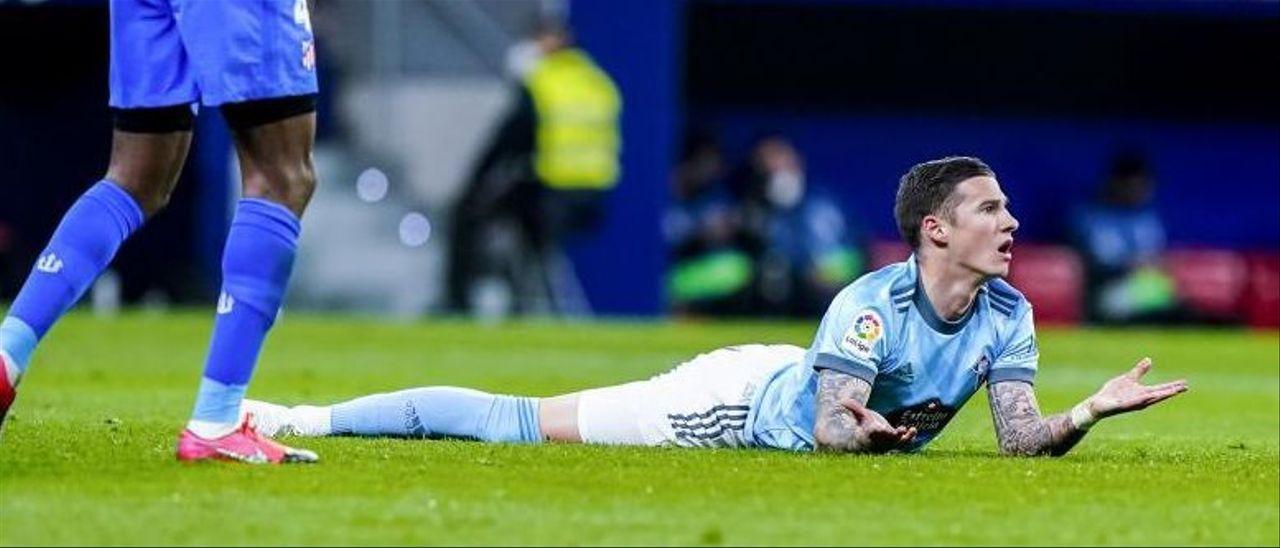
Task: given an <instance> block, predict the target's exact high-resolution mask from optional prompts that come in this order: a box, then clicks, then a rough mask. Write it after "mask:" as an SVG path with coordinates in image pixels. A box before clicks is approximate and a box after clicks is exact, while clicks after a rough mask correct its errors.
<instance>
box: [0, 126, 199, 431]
mask: <svg viewBox="0 0 1280 548" xmlns="http://www.w3.org/2000/svg"><path fill="white" fill-rule="evenodd" d="M190 144H191V132H190V131H172V132H167V133H130V132H125V131H116V132H115V134H114V136H113V138H112V145H111V165H110V168H109V169H108V170H107V175H106V177H105V178H104V179H103V180H102V181H99V182H98V183H97V184H95V185H93V186H92V187H90V188H89V190H88V191H86V192H85V193H84V194H83V195H82V196H81V197H80V199H79V200H77V201H76V203H75V204H73V205H72V206H71V208H70V209H68V210H67V212H66V214H65V215H64V216H63V217H62V221H61V222H60V223H59V224H58V228H57V230H55V231H54V233H53V236H52V237H51V238H50V240H49V243H48V245H47V246H46V247H45V249H44V250H43V251H42V252H41V253H40V257H39V258H38V259H37V260H36V264H35V266H34V268H32V270H31V274H30V275H29V276H28V277H27V280H26V282H25V283H24V284H23V286H22V289H21V290H20V291H19V292H18V296H17V298H16V299H15V300H14V302H13V306H12V307H10V309H9V311H8V315H7V316H6V317H5V318H4V321H3V323H0V425H3V422H4V417H5V415H6V414H7V411H8V408H9V406H10V405H11V404H12V403H13V398H14V394H15V392H14V389H15V387H16V386H17V383H18V380H19V378H20V377H21V375H22V374H23V373H25V371H26V369H27V366H28V365H29V364H30V363H31V355H32V354H33V353H34V352H35V348H36V346H37V345H38V344H39V342H40V339H42V338H43V337H44V336H45V334H47V333H48V331H49V329H51V328H52V327H53V324H54V323H55V322H57V320H58V318H60V317H62V315H63V314H65V313H66V311H67V310H68V309H70V308H71V306H72V305H74V304H75V303H76V301H78V300H79V299H80V297H81V296H82V295H84V293H85V291H86V290H87V289H88V288H89V286H90V285H92V284H93V281H94V280H95V279H97V277H98V274H100V273H101V272H102V270H103V269H104V268H106V267H107V265H108V264H110V263H111V259H112V258H113V257H115V254H116V251H117V250H118V249H119V248H120V244H122V243H123V242H124V240H125V239H127V238H128V237H129V235H131V234H132V233H133V232H134V231H135V230H137V229H138V228H139V227H140V226H142V223H143V221H144V220H145V219H146V218H147V217H149V216H151V215H152V214H154V213H155V212H156V211H159V210H160V209H161V208H163V207H164V205H165V203H166V202H168V199H169V195H170V193H172V192H173V186H174V184H175V183H176V182H177V179H178V173H179V172H181V171H182V164H183V162H184V161H185V160H186V155H187V149H188V147H189V146H190Z"/></svg>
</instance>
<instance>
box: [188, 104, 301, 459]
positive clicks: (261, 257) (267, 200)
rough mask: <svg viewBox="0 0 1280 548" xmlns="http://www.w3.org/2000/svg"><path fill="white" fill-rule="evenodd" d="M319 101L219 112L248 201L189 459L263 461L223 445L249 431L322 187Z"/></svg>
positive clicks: (226, 259) (226, 273)
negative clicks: (270, 337) (317, 151)
mask: <svg viewBox="0 0 1280 548" xmlns="http://www.w3.org/2000/svg"><path fill="white" fill-rule="evenodd" d="M314 104H315V103H314V97H313V96H309V95H308V96H296V97H284V98H277V99H267V100H260V101H252V102H246V103H237V104H231V105H223V107H222V112H223V116H224V117H225V118H226V119H227V122H228V124H229V125H230V126H231V128H232V132H233V135H234V138H235V142H236V153H237V156H238V157H239V162H240V172H241V175H242V177H243V196H244V197H243V198H242V199H241V200H240V202H239V203H238V204H237V206H236V212H235V216H234V218H233V219H232V222H231V231H230V233H229V234H228V235H227V243H226V247H225V249H224V250H223V256H222V292H221V294H220V296H219V298H218V308H217V316H216V318H215V320H214V325H213V334H212V337H211V339H210V342H209V354H208V358H207V360H206V362H205V368H204V376H203V378H202V379H201V382H200V388H199V392H198V393H197V396H196V402H195V407H194V409H193V411H192V415H191V420H190V422H189V423H188V424H187V429H186V431H185V432H184V433H183V437H182V440H181V441H180V443H179V446H178V457H179V458H181V459H183V460H203V459H205V458H228V457H229V458H233V459H237V460H245V461H253V462H256V460H255V459H254V458H253V455H254V454H255V453H254V449H255V446H254V444H232V446H233V447H230V448H229V447H226V446H224V445H225V444H221V445H220V444H219V443H218V442H217V440H219V439H222V438H226V437H227V436H229V435H231V434H234V433H236V432H238V431H241V430H243V428H241V427H242V425H241V420H240V403H241V400H242V399H243V398H244V393H245V390H246V389H247V387H248V384H249V379H250V378H251V376H252V375H253V370H254V366H255V364H256V362H257V359H258V353H259V351H260V350H261V349H262V344H263V342H264V340H265V339H266V336H267V333H268V331H270V329H271V326H272V324H273V323H274V322H275V319H276V315H277V313H278V311H279V309H280V305H281V303H282V301H283V299H284V294H285V289H286V287H287V286H288V282H289V275H290V273H291V271H292V269H293V260H294V254H295V252H296V250H297V241H298V236H299V232H300V229H301V225H300V217H301V215H302V212H303V210H305V209H306V206H307V202H308V201H310V199H311V194H312V192H313V191H314V189H315V184H316V177H315V170H314V167H313V166H312V160H311V149H312V143H313V139H314V135H315V113H314ZM237 447H239V449H237ZM276 449H278V450H279V457H280V458H279V459H277V458H274V457H275V455H274V454H273V453H272V451H266V453H267V460H268V461H269V462H278V461H280V460H284V461H304V462H306V461H312V460H315V455H314V454H312V453H310V452H307V451H301V450H296V449H291V448H287V447H282V446H279V447H276ZM241 450H243V451H245V452H246V453H245V454H240V453H239V452H238V451H241ZM228 453H230V454H228Z"/></svg>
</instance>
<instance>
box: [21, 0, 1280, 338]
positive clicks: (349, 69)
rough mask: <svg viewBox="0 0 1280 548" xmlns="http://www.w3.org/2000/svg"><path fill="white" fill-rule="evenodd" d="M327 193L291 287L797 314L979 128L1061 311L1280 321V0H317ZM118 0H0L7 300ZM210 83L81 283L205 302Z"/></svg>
mask: <svg viewBox="0 0 1280 548" xmlns="http://www.w3.org/2000/svg"><path fill="white" fill-rule="evenodd" d="M228 1H231V0H228ZM311 13H312V19H313V25H314V28H315V32H316V35H317V46H318V51H317V56H318V67H319V71H320V72H319V74H320V82H321V98H320V109H319V120H320V128H319V135H318V137H317V150H316V161H317V167H318V170H319V175H320V189H319V191H318V192H317V194H316V196H315V198H314V201H313V202H312V203H311V206H310V208H309V210H308V211H307V214H306V216H305V218H304V223H303V225H304V229H303V239H302V244H301V253H300V255H299V259H298V263H297V265H296V270H295V273H294V278H293V282H292V286H291V288H290V295H289V301H288V302H289V308H290V310H318V311H346V312H355V313H361V314H373V315H380V316H386V317H390V318H400V319H413V318H419V317H424V316H431V315H448V316H475V317H479V318H482V319H486V320H493V319H498V318H504V317H510V316H518V315H532V316H541V317H545V316H563V317H590V316H642V317H653V316H668V315H676V316H682V317H714V316H734V317H741V316H773V317H778V316H789V317H803V318H814V319H816V318H817V317H818V316H819V315H820V314H821V313H822V310H823V309H824V307H825V305H826V303H827V302H828V301H829V299H830V297H831V296H832V295H834V292H835V291H837V290H838V289H839V288H841V287H843V286H844V285H846V284H847V283H849V282H850V281H852V280H854V279H856V277H857V276H858V275H860V274H862V273H864V272H866V271H868V270H871V269H874V268H878V267H879V266H881V265H884V264H887V263H890V262H895V261H900V260H902V259H904V258H905V257H906V256H907V254H908V251H907V249H906V247H905V246H904V245H902V244H901V243H900V240H899V238H898V236H897V233H896V229H895V225H894V221H893V200H894V192H895V189H896V187H897V181H898V177H899V176H900V175H901V174H902V173H903V172H905V171H906V170H907V169H908V168H909V167H910V166H911V165H912V164H914V163H917V162H920V161H924V160H927V159H933V158H937V157H941V156H944V155H953V154H962V155H973V156H978V157H981V158H982V159H984V160H985V161H986V162H987V163H989V164H990V165H991V166H992V167H994V168H995V170H996V172H997V174H998V178H999V179H1000V181H1001V183H1002V184H1003V186H1004V189H1005V192H1006V193H1007V194H1008V195H1009V196H1010V197H1011V199H1012V207H1013V211H1014V213H1015V215H1017V216H1018V217H1019V219H1020V221H1021V226H1022V228H1021V229H1020V231H1019V240H1018V244H1017V246H1016V249H1015V251H1014V253H1015V255H1016V260H1015V261H1014V263H1013V271H1012V273H1011V275H1010V277H1011V278H1012V282H1013V283H1014V284H1015V285H1017V286H1018V287H1019V288H1021V289H1022V290H1023V291H1024V292H1025V293H1026V294H1027V295H1028V297H1029V298H1030V300H1031V301H1032V302H1033V303H1034V305H1035V306H1036V311H1037V319H1038V320H1040V321H1041V322H1042V323H1056V324H1079V323H1108V324H1123V323H1162V324H1163V323H1167V324H1182V323H1212V324H1247V325H1253V326H1259V327H1267V326H1269V327H1275V326H1277V325H1278V324H1280V104H1278V102H1277V100H1276V98H1277V97H1280V89H1277V87H1278V86H1277V84H1276V79H1275V78H1274V77H1271V76H1270V73H1271V72H1273V71H1274V70H1275V69H1274V68H1272V69H1267V68H1266V67H1268V66H1270V67H1275V66H1277V65H1278V64H1280V63H1277V59H1276V57H1277V54H1276V51H1277V50H1276V48H1275V45H1276V44H1275V39H1276V37H1277V36H1280V33H1278V32H1277V31H1278V30H1280V2H1276V1H1271V0H1249V1H1237V0H1221V1H1195V0H1147V1H1121V0H1095V1H1090V2H1083V1H1069V0H1027V1H1022V2H1008V1H995V0H910V1H896V2H893V1H887V0H885V1H874V0H794V1H789V2H766V1H755V0H316V1H315V2H314V3H313V6H312V11H311ZM107 41H108V28H107V8H106V1H105V0H0V67H2V69H0V190H2V192H0V300H5V301H7V300H10V299H12V298H13V296H14V294H15V293H16V291H17V289H18V287H19V284H20V283H21V281H22V280H23V279H24V278H25V276H26V273H27V272H28V270H29V269H30V268H31V265H32V263H33V261H34V260H35V258H36V255H37V253H38V252H39V251H40V249H41V248H42V246H43V245H44V243H45V241H46V240H47V238H48V237H49V235H50V234H51V232H52V230H53V228H54V226H55V225H56V223H57V221H58V219H59V218H60V216H61V214H62V212H64V211H65V209H66V208H67V207H68V206H69V205H70V204H71V203H72V202H73V201H74V200H75V198H76V197H77V196H78V195H79V194H80V193H81V192H83V191H84V189H85V188H86V187H88V186H89V185H90V184H92V183H93V182H94V181H96V180H97V179H98V178H99V177H100V176H101V174H102V173H103V172H104V170H105V166H106V161H107V158H108V154H109V150H110V148H109V147H110V131H111V129H110V118H109V113H108V111H107V108H106V100H107V86H106V83H107V52H108V49H107V48H108V42H107ZM237 193H238V178H237V174H236V168H235V163H234V161H233V156H232V152H231V148H230V138H229V135H228V133H227V130H226V128H225V126H224V125H223V123H222V120H221V119H220V117H219V116H218V114H217V112H216V111H214V110H212V109H206V110H203V111H202V112H201V114H200V117H199V122H198V127H197V136H196V140H195V145H194V147H193V149H192V154H191V156H190V159H189V161H188V164H187V168H186V170H185V172H184V174H183V176H182V181H181V183H180V184H179V187H178V190H177V192H176V194H175V195H174V197H173V199H172V201H171V203H170V205H169V207H168V209H167V210H166V211H164V212H163V213H161V214H160V215H159V216H157V217H156V218H154V219H153V220H152V221H150V222H149V223H148V225H147V226H146V227H145V228H144V229H143V230H142V231H141V232H139V233H138V234H137V235H135V236H134V237H133V239H132V240H130V241H129V242H128V243H127V244H126V245H125V246H124V248H123V249H122V251H121V253H120V255H119V256H118V257H117V259H116V261H115V262H114V264H113V266H112V269H111V270H110V271H109V272H108V273H107V274H105V275H104V276H103V278H102V279H100V280H99V281H98V283H97V284H96V285H95V286H94V288H93V290H92V291H91V292H90V294H89V295H88V296H86V299H85V300H86V303H87V305H88V306H90V307H92V308H93V309H94V310H96V311H98V312H100V313H111V312H113V311H115V310H117V309H119V308H120V307H122V306H138V307H143V308H149V309H165V308H168V307H173V306H184V305H205V304H207V303H211V302H212V301H213V299H214V297H215V295H216V291H217V285H218V274H219V256H220V253H221V248H222V244H223V238H224V235H225V233H226V230H227V227H228V221H229V219H230V213H231V211H232V207H233V203H234V200H235V198H236V196H237Z"/></svg>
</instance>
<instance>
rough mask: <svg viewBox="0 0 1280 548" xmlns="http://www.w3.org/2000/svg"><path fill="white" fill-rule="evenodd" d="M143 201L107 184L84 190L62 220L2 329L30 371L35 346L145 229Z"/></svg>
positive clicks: (9, 349)
mask: <svg viewBox="0 0 1280 548" xmlns="http://www.w3.org/2000/svg"><path fill="white" fill-rule="evenodd" d="M145 219H146V215H145V214H144V213H143V212H142V208H141V207H139V206H138V202H136V201H134V199H133V197H132V196H130V195H129V193H128V192H125V190H124V189H122V188H120V187H119V186H117V185H116V184H115V183H113V182H111V181H107V180H102V181H98V183H97V184H95V185H93V186H92V187H90V188H89V190H87V191H85V193H84V194H83V195H81V196H80V199H78V200H76V203H75V204H72V206H71V208H70V209H68V210H67V213H66V214H65V215H63V216H62V221H61V222H60V223H58V228H57V230H54V231H53V237H51V238H50V239H49V245H48V246H46V247H45V249H44V251H42V252H40V257H39V258H38V259H36V264H35V266H34V267H32V269H31V274H30V275H29V276H28V277H27V281H26V282H25V283H24V284H23V286H22V289H21V290H20V291H18V297H17V298H16V299H14V301H13V306H12V307H11V308H9V314H8V316H7V317H6V318H5V320H4V322H3V325H2V326H0V348H3V349H4V351H5V352H6V353H8V354H9V356H11V357H12V358H13V359H14V361H16V362H17V366H18V369H19V370H20V371H25V370H26V368H27V365H28V364H29V363H30V360H31V354H32V353H33V352H35V347H36V344H37V343H38V342H39V341H40V339H41V338H43V337H44V336H45V334H46V333H48V332H49V329H50V328H51V327H53V324H54V322H56V321H58V318H60V317H62V315H63V314H64V313H66V311H67V310H68V309H70V308H71V306H72V305H74V304H76V301H78V300H80V297H81V296H82V295H84V292H85V290H87V289H89V286H90V285H92V284H93V280H95V279H97V277H98V274H100V273H102V270H103V269H104V268H106V267H107V265H108V264H110V263H111V259H112V257H115V255H116V251H117V250H118V249H120V244H121V243H123V242H124V241H125V239H127V238H128V237H129V235H130V234H133V232H134V231H135V230H137V229H138V227H140V226H142V223H143V221H144V220H145Z"/></svg>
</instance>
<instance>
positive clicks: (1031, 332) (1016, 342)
mask: <svg viewBox="0 0 1280 548" xmlns="http://www.w3.org/2000/svg"><path fill="white" fill-rule="evenodd" d="M1015 317H1016V318H1017V319H1016V320H1015V321H1014V324H1013V330H1012V331H1011V332H1010V334H1009V336H1007V337H1005V344H1004V348H1003V349H1002V350H1001V351H1000V353H999V355H997V356H996V361H995V363H993V364H992V365H991V371H990V373H989V374H988V375H987V382H988V383H991V384H995V383H998V382H1003V381H1022V382H1026V383H1031V382H1033V381H1034V380H1035V377H1036V368H1037V367H1038V365H1039V363H1040V347H1039V346H1038V345H1037V344H1036V326H1035V320H1034V319H1033V318H1032V314H1031V307H1030V306H1026V305H1024V306H1023V310H1022V313H1021V314H1019V315H1017V316H1015Z"/></svg>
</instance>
